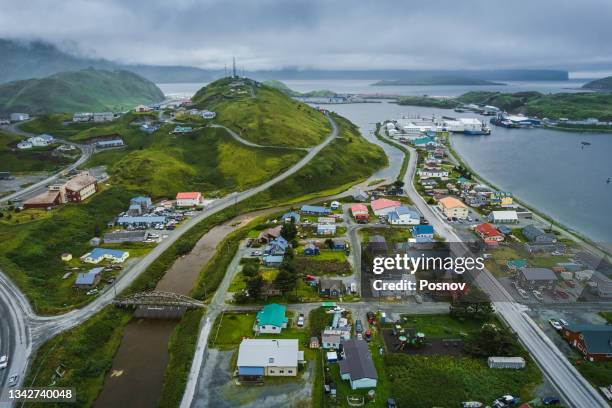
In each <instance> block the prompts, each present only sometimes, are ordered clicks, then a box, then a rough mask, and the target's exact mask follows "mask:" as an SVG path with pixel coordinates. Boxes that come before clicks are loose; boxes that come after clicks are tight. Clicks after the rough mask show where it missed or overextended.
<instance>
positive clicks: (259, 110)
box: [192, 78, 331, 147]
mask: <svg viewBox="0 0 612 408" xmlns="http://www.w3.org/2000/svg"><path fill="white" fill-rule="evenodd" d="M192 101H193V103H194V104H195V105H196V106H198V107H199V108H206V109H209V110H213V111H215V112H217V118H216V119H215V121H216V122H219V123H222V124H224V125H225V126H227V127H229V128H232V129H233V130H235V131H236V132H239V133H240V134H241V135H242V137H244V138H245V139H247V140H249V141H251V142H254V143H257V144H261V145H269V146H292V147H308V146H314V145H317V144H319V143H321V142H322V141H323V139H325V137H326V136H327V134H328V133H329V131H330V130H331V129H330V126H329V123H328V122H327V119H326V118H325V116H324V115H323V114H322V113H321V112H319V111H317V110H316V109H313V108H312V107H310V106H308V105H306V104H304V103H300V102H297V101H294V100H293V99H291V98H290V97H289V96H287V95H285V94H284V93H283V92H282V91H279V90H278V89H275V88H272V87H270V86H266V85H263V84H260V83H258V82H256V81H252V80H250V79H232V78H223V79H220V80H218V81H215V82H213V83H211V84H209V85H208V86H206V87H204V88H202V89H200V90H199V91H198V92H197V93H196V94H195V95H194V97H193V98H192Z"/></svg>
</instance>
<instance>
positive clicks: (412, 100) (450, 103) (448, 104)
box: [396, 96, 461, 109]
mask: <svg viewBox="0 0 612 408" xmlns="http://www.w3.org/2000/svg"><path fill="white" fill-rule="evenodd" d="M396 102H397V104H398V105H409V106H425V107H429V108H440V109H453V108H456V107H458V106H461V103H460V102H458V101H457V100H456V99H454V98H431V97H428V96H402V97H401V98H397V100H396Z"/></svg>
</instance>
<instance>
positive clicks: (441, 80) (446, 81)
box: [372, 76, 505, 86]
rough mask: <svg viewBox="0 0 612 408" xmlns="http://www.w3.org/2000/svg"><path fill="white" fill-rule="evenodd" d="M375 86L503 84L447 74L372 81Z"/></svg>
mask: <svg viewBox="0 0 612 408" xmlns="http://www.w3.org/2000/svg"><path fill="white" fill-rule="evenodd" d="M372 85H376V86H415V85H477V86H478V85H505V84H503V83H500V82H493V81H488V80H486V79H476V78H464V77H449V76H432V77H429V78H421V79H416V78H415V79H410V80H406V79H403V80H402V79H399V80H389V79H384V80H382V81H378V82H374V83H373V84H372Z"/></svg>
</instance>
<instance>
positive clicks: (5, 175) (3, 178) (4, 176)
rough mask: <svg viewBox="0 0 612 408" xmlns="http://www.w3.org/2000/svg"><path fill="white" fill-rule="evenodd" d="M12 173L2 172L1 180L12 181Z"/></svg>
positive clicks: (0, 174)
mask: <svg viewBox="0 0 612 408" xmlns="http://www.w3.org/2000/svg"><path fill="white" fill-rule="evenodd" d="M10 179H11V172H10V171H0V180H10Z"/></svg>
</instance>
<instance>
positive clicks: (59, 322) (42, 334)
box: [0, 117, 338, 406]
mask: <svg viewBox="0 0 612 408" xmlns="http://www.w3.org/2000/svg"><path fill="white" fill-rule="evenodd" d="M328 120H329V123H330V125H331V127H332V131H331V132H330V134H329V135H328V137H327V138H326V139H325V140H324V141H323V142H322V143H321V144H319V145H317V146H316V147H313V148H311V149H310V150H309V151H308V153H307V154H306V155H305V156H304V157H303V158H302V159H300V161H299V162H297V163H296V164H294V165H293V166H292V167H291V168H289V169H288V170H287V171H285V172H284V173H282V174H280V175H278V176H276V177H274V178H273V179H271V180H269V181H267V182H265V183H263V184H261V185H260V186H258V187H254V188H252V189H250V190H246V191H243V192H240V193H232V194H230V195H228V196H226V197H224V198H222V199H220V200H217V201H215V202H214V203H213V204H212V205H211V206H210V207H208V208H206V209H204V210H203V211H202V212H200V213H198V215H196V216H194V217H193V218H191V219H189V220H188V221H187V222H186V223H185V224H183V225H182V226H181V227H180V228H178V229H177V230H175V231H173V233H172V234H169V236H168V238H167V239H165V240H164V241H162V242H161V243H160V244H159V245H158V246H156V247H155V248H154V249H153V250H152V251H151V252H149V253H148V254H147V255H146V256H144V257H143V258H142V259H141V260H140V261H139V262H138V263H135V264H133V265H132V266H131V267H129V268H126V270H124V271H123V272H122V274H121V276H120V277H119V279H117V281H116V282H115V287H109V288H107V289H106V290H105V291H104V292H102V293H101V294H100V295H99V296H98V297H97V298H96V299H95V300H94V301H93V302H91V303H90V304H88V305H87V306H85V307H83V308H82V309H75V310H73V311H71V312H69V313H66V314H64V315H61V316H38V315H36V314H35V313H34V311H33V310H32V308H31V307H30V305H29V303H28V302H27V300H26V299H25V297H24V296H23V295H22V294H21V292H19V290H18V289H17V288H16V287H15V285H14V284H13V283H12V282H11V281H10V280H9V279H8V278H7V277H6V275H5V274H3V273H0V289H2V290H3V292H0V294H1V296H0V303H3V305H4V306H3V307H4V309H5V310H8V311H9V313H8V314H7V315H4V314H3V316H4V317H5V318H6V319H7V321H8V322H9V324H7V325H4V324H3V325H2V326H3V327H2V329H1V330H0V331H3V332H4V334H3V335H2V336H4V337H7V338H9V337H12V338H13V341H12V342H11V341H10V340H8V341H7V342H6V344H7V345H8V347H7V351H8V352H7V354H8V355H9V356H10V357H11V358H12V357H13V356H15V355H16V354H17V353H18V354H19V359H13V360H12V364H11V367H10V371H7V372H10V374H11V375H13V374H19V375H20V377H21V380H23V376H24V375H25V373H26V369H27V364H28V359H29V357H30V354H31V352H32V350H35V349H36V347H38V346H39V345H40V344H42V343H43V342H45V341H46V340H48V339H50V338H51V337H53V336H55V335H57V334H58V333H61V332H63V331H65V330H68V329H70V328H72V327H74V326H76V325H78V324H80V323H82V322H83V321H85V320H87V319H88V318H89V317H91V316H92V315H93V314H95V313H96V312H98V311H99V310H101V309H102V308H103V307H105V306H106V305H108V304H110V303H111V302H112V301H113V299H114V297H115V291H116V293H121V291H123V290H125V289H126V288H128V287H129V286H130V285H131V283H132V282H133V281H134V279H136V278H137V277H138V276H139V275H140V274H142V273H143V272H144V271H145V270H146V269H147V268H148V267H149V266H150V265H151V264H152V263H153V262H155V260H156V259H157V258H158V257H159V256H160V255H161V254H162V253H163V252H164V251H165V250H166V249H168V248H169V247H170V246H171V245H172V244H173V243H174V242H176V240H178V239H179V238H180V237H181V236H182V235H183V234H184V233H185V232H187V231H188V230H190V229H191V228H192V227H194V226H195V225H196V224H198V223H199V222H200V221H202V220H204V219H205V218H207V217H209V216H211V215H213V214H215V213H218V212H219V211H222V210H224V209H226V208H228V207H230V206H232V205H234V204H236V203H238V202H241V201H243V200H246V199H247V198H250V197H252V196H254V195H256V194H258V193H260V192H262V191H264V190H266V189H268V188H269V187H271V186H272V185H274V184H276V183H278V182H280V181H282V180H284V179H286V178H287V177H290V176H291V175H293V174H295V173H296V172H298V171H299V170H301V169H302V168H303V167H304V166H306V165H307V164H308V163H309V162H310V161H311V160H312V159H313V158H314V157H315V156H316V155H317V154H318V153H319V152H320V151H321V150H322V149H323V148H325V147H326V146H327V145H329V144H330V143H331V142H332V141H333V140H334V139H335V138H336V137H337V136H338V127H337V125H336V123H335V122H334V121H333V119H331V117H328ZM14 327H17V328H19V329H18V330H14V329H12V328H14ZM7 333H8V334H7ZM0 338H1V337H0ZM3 343H4V342H3ZM1 347H4V346H1ZM2 350H3V349H2ZM0 379H1V380H2V382H0V388H2V387H3V386H4V381H5V379H4V378H0ZM0 406H1V404H0Z"/></svg>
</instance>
